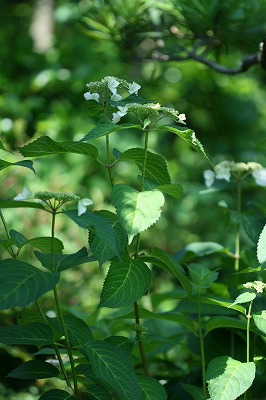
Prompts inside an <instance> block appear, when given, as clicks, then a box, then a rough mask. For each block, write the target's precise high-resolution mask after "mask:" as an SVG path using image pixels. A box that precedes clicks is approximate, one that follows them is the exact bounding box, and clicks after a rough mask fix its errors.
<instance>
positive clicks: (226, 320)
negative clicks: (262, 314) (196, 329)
mask: <svg viewBox="0 0 266 400" xmlns="http://www.w3.org/2000/svg"><path fill="white" fill-rule="evenodd" d="M219 328H235V329H244V330H246V329H247V323H246V321H242V320H239V319H237V318H233V317H212V318H210V319H209V320H208V321H207V322H206V325H205V335H207V334H208V333H209V332H211V331H212V330H214V329H219Z"/></svg>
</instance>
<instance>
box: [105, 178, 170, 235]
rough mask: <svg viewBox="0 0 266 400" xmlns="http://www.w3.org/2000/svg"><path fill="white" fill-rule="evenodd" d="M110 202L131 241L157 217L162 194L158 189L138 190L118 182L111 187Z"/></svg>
mask: <svg viewBox="0 0 266 400" xmlns="http://www.w3.org/2000/svg"><path fill="white" fill-rule="evenodd" d="M112 203H113V205H114V206H115V207H116V209H117V214H118V219H119V221H120V223H121V224H122V226H123V228H124V230H125V231H126V232H127V234H128V236H129V242H131V240H132V239H133V237H134V236H135V235H137V234H138V233H140V232H143V231H145V230H146V229H148V228H149V227H150V226H151V225H153V224H154V223H155V222H156V221H157V220H158V219H159V217H160V215H161V207H162V206H163V204H164V196H163V194H162V193H161V192H160V191H158V190H153V191H146V192H138V191H137V190H135V189H133V188H131V187H130V186H127V185H122V184H119V185H115V186H114V187H113V190H112Z"/></svg>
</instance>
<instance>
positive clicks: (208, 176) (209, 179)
mask: <svg viewBox="0 0 266 400" xmlns="http://www.w3.org/2000/svg"><path fill="white" fill-rule="evenodd" d="M203 177H204V181H205V185H206V186H207V188H210V187H211V186H212V185H213V182H214V180H215V173H214V172H213V171H212V170H211V169H206V171H204V172H203Z"/></svg>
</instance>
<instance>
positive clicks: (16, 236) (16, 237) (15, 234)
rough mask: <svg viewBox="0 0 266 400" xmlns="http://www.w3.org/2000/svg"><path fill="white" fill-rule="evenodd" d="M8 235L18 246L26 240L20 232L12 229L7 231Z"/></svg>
mask: <svg viewBox="0 0 266 400" xmlns="http://www.w3.org/2000/svg"><path fill="white" fill-rule="evenodd" d="M9 235H10V237H11V238H12V239H13V240H14V243H15V244H16V246H17V247H18V248H20V247H21V246H23V244H24V243H25V242H26V241H27V240H28V239H26V238H25V236H23V235H22V234H21V233H20V232H17V231H15V230H13V229H11V231H10V232H9Z"/></svg>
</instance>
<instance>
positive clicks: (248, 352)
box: [244, 300, 253, 400]
mask: <svg viewBox="0 0 266 400" xmlns="http://www.w3.org/2000/svg"><path fill="white" fill-rule="evenodd" d="M252 304H253V300H252V301H251V302H250V305H249V307H248V313H247V362H249V357H250V320H251V317H252V316H251V308H252ZM247 393H248V391H247V390H246V392H245V395H244V400H246V399H247Z"/></svg>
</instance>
